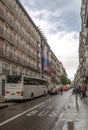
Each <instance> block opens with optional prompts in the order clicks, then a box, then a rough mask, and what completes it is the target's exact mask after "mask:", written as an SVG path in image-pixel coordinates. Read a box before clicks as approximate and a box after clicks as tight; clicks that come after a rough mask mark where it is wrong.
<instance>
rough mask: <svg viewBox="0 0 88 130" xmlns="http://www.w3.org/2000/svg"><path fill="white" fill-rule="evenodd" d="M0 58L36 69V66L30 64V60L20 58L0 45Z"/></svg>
mask: <svg viewBox="0 0 88 130" xmlns="http://www.w3.org/2000/svg"><path fill="white" fill-rule="evenodd" d="M0 58H4V59H7V60H9V61H11V62H13V63H17V64H20V65H22V66H24V67H28V68H31V69H33V70H36V71H38V67H37V66H35V65H34V64H32V63H31V62H27V61H26V60H24V59H22V58H20V57H19V56H17V55H15V54H14V53H12V52H10V51H7V50H5V49H3V48H1V47H0Z"/></svg>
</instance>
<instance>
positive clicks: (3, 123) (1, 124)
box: [0, 100, 50, 126]
mask: <svg viewBox="0 0 88 130" xmlns="http://www.w3.org/2000/svg"><path fill="white" fill-rule="evenodd" d="M48 101H50V100H47V101H45V102H42V103H40V104H39V105H37V106H34V107H32V108H30V109H28V110H26V111H24V112H22V113H20V114H18V115H16V116H14V117H12V118H10V119H8V120H6V121H4V122H2V123H0V126H3V125H5V124H6V123H8V122H10V121H12V120H14V119H16V118H18V117H20V116H22V115H24V114H25V113H27V112H30V111H31V110H33V109H35V108H37V107H39V106H41V105H43V104H45V103H47V102H48Z"/></svg>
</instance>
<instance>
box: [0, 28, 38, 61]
mask: <svg viewBox="0 0 88 130" xmlns="http://www.w3.org/2000/svg"><path fill="white" fill-rule="evenodd" d="M0 35H1V36H2V37H3V38H6V39H7V40H8V41H9V42H10V43H11V44H13V45H14V46H16V47H18V48H19V49H20V50H22V51H23V52H25V53H26V54H28V55H29V56H31V57H32V58H34V59H35V60H36V59H37V56H36V55H35V54H34V53H32V51H31V50H29V49H27V48H26V47H25V46H24V45H22V44H21V43H19V41H18V40H17V39H16V38H15V37H14V36H12V35H11V34H10V33H8V32H7V31H4V28H2V27H0Z"/></svg>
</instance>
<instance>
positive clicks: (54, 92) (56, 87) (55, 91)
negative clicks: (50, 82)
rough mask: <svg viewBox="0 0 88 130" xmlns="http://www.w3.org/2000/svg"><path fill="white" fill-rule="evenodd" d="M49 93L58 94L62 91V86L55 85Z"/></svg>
mask: <svg viewBox="0 0 88 130" xmlns="http://www.w3.org/2000/svg"><path fill="white" fill-rule="evenodd" d="M49 93H50V94H58V93H60V86H59V85H57V86H54V87H53V88H52V89H51V90H50V92H49Z"/></svg>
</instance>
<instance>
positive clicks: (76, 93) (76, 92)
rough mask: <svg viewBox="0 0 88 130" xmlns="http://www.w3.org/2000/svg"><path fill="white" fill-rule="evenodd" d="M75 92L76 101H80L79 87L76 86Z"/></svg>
mask: <svg viewBox="0 0 88 130" xmlns="http://www.w3.org/2000/svg"><path fill="white" fill-rule="evenodd" d="M74 93H75V101H76V103H77V102H78V95H79V89H78V87H77V86H76V87H74Z"/></svg>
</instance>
